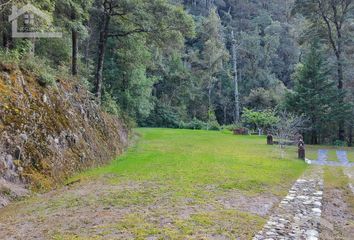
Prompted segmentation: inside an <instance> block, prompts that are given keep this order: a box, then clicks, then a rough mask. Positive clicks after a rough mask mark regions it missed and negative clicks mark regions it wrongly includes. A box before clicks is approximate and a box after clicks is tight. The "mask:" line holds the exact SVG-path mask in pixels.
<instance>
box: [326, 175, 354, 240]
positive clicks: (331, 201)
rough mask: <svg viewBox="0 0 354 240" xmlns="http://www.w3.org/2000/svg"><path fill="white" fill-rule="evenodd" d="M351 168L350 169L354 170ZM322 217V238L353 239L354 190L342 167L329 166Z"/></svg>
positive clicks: (332, 239) (329, 239) (328, 239)
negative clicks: (353, 190)
mask: <svg viewBox="0 0 354 240" xmlns="http://www.w3.org/2000/svg"><path fill="white" fill-rule="evenodd" d="M353 170H354V169H351V170H350V171H353ZM326 172H327V174H326V175H327V176H325V189H324V199H323V213H322V219H321V236H320V238H321V239H324V240H335V239H338V240H339V239H341V240H343V239H348V240H351V239H353V236H354V192H352V191H351V189H350V187H349V182H350V179H348V178H347V177H346V176H345V175H344V174H343V170H342V169H341V168H327V169H326Z"/></svg>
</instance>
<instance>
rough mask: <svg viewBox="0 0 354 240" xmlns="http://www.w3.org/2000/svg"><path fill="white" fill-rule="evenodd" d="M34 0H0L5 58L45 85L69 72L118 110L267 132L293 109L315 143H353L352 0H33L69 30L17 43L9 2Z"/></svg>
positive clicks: (135, 116)
mask: <svg viewBox="0 0 354 240" xmlns="http://www.w3.org/2000/svg"><path fill="white" fill-rule="evenodd" d="M27 2H28V1H23V0H11V1H10V0H0V6H1V10H0V15H1V16H0V28H1V34H2V37H1V39H0V42H1V46H2V47H1V55H2V56H1V60H2V61H12V62H14V61H15V62H16V61H18V62H19V61H20V60H21V61H22V60H23V59H27V60H26V62H30V61H28V59H29V58H32V62H34V63H35V64H33V65H34V66H33V68H35V69H37V72H38V75H40V76H42V78H43V82H44V83H45V84H47V83H53V82H55V81H54V76H57V75H58V74H57V73H58V72H59V73H60V74H61V75H63V74H67V75H69V74H71V75H73V76H75V77H76V78H78V79H80V80H81V81H82V82H83V83H85V84H86V85H87V86H88V87H89V88H90V90H91V91H92V92H93V93H94V94H95V95H96V97H97V100H98V101H99V102H101V104H102V106H103V108H104V109H105V110H106V111H108V112H110V113H112V114H116V115H121V116H122V115H125V117H127V118H129V119H131V120H132V121H135V122H136V123H137V124H139V125H140V126H152V127H171V128H191V129H220V125H230V124H238V125H239V124H244V125H245V126H247V127H249V128H251V129H255V130H256V129H257V128H262V129H263V130H265V129H266V128H269V127H270V125H272V124H273V123H274V119H275V118H276V117H277V116H275V115H276V114H275V113H276V112H280V111H284V110H287V111H289V112H292V113H294V114H297V115H299V116H305V117H307V118H308V119H309V120H310V121H308V123H307V126H306V128H304V130H303V132H302V134H304V135H305V138H306V140H307V141H309V142H312V143H323V142H326V143H333V142H335V141H336V140H340V141H347V142H348V143H349V144H351V143H352V128H353V125H354V121H353V120H351V119H353V106H352V105H351V104H350V103H352V102H353V99H354V95H353V87H354V82H353V80H352V79H353V74H354V73H353V72H352V70H351V69H352V65H353V64H354V63H353V62H352V60H351V58H350V56H351V55H352V53H353V41H352V40H351V38H352V31H353V27H352V26H353V18H352V16H353V15H354V10H353V7H354V1H351V0H336V1H330V0H323V1H312V0H309V1H308V0H306V1H304V0H287V1H283V0H271V1H268V0H267V1H266V0H260V1H251V0H236V1H235V0H183V1H182V0H149V1H146V0H60V1H59V0H40V1H38V0H36V1H29V2H31V3H32V4H34V5H35V6H36V7H38V8H39V9H41V10H42V11H45V12H46V13H48V14H50V16H51V18H52V19H53V23H54V25H55V26H57V27H60V29H61V30H62V31H63V33H64V34H63V38H58V39H13V38H11V25H10V23H9V22H8V16H9V15H10V13H11V5H12V4H14V3H15V4H17V5H19V7H20V6H22V5H23V4H25V3H27ZM314 42H316V43H314ZM37 62H40V63H39V64H36V63H37ZM36 66H42V67H39V68H38V67H36ZM29 68H31V67H29ZM348 103H349V104H348ZM240 109H244V110H241V112H240ZM238 115H241V118H240V122H237V120H239V118H238Z"/></svg>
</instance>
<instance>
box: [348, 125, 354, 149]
mask: <svg viewBox="0 0 354 240" xmlns="http://www.w3.org/2000/svg"><path fill="white" fill-rule="evenodd" d="M352 146H353V126H350V127H349V136H348V147H352Z"/></svg>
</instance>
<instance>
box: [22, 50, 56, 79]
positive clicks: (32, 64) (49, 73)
mask: <svg viewBox="0 0 354 240" xmlns="http://www.w3.org/2000/svg"><path fill="white" fill-rule="evenodd" d="M20 67H21V68H22V69H24V70H27V71H29V72H32V73H33V74H35V75H36V77H37V81H38V82H39V84H40V85H42V86H47V85H54V83H55V70H54V69H52V68H51V67H50V64H49V63H48V62H47V61H46V60H43V59H40V58H38V57H24V58H22V60H21V63H20Z"/></svg>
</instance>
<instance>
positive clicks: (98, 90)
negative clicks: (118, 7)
mask: <svg viewBox="0 0 354 240" xmlns="http://www.w3.org/2000/svg"><path fill="white" fill-rule="evenodd" d="M109 21H110V16H109V15H108V14H107V13H105V14H104V15H103V28H102V30H101V32H100V39H99V42H98V51H97V55H98V57H97V69H96V76H95V95H96V98H97V100H98V101H99V102H100V101H101V95H102V82H103V64H104V57H105V51H106V44H107V38H108V27H109Z"/></svg>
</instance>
